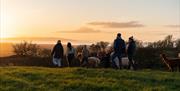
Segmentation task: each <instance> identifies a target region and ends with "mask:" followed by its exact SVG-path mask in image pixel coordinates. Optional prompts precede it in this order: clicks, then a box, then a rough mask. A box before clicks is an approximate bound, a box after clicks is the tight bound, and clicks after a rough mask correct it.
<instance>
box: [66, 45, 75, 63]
mask: <svg viewBox="0 0 180 91" xmlns="http://www.w3.org/2000/svg"><path fill="white" fill-rule="evenodd" d="M74 58H75V49H74V48H73V47H72V45H71V43H70V42H68V44H67V59H68V63H69V67H71V66H73V65H72V61H73V59H74Z"/></svg>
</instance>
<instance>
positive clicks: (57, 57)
mask: <svg viewBox="0 0 180 91" xmlns="http://www.w3.org/2000/svg"><path fill="white" fill-rule="evenodd" d="M51 55H52V56H53V64H54V66H58V67H61V60H62V59H63V55H64V49H63V46H62V44H61V40H58V41H57V44H56V45H55V46H54V48H53V50H52V52H51Z"/></svg>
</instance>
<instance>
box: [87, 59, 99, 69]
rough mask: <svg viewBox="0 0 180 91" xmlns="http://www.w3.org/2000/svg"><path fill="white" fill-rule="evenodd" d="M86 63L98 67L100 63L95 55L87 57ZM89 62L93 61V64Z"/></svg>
mask: <svg viewBox="0 0 180 91" xmlns="http://www.w3.org/2000/svg"><path fill="white" fill-rule="evenodd" d="M88 63H90V65H94V67H98V64H100V59H99V58H97V57H88ZM91 63H95V64H91Z"/></svg>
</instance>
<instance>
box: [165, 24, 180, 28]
mask: <svg viewBox="0 0 180 91" xmlns="http://www.w3.org/2000/svg"><path fill="white" fill-rule="evenodd" d="M165 27H170V28H180V25H165Z"/></svg>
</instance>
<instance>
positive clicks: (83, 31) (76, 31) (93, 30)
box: [58, 27, 101, 33]
mask: <svg viewBox="0 0 180 91" xmlns="http://www.w3.org/2000/svg"><path fill="white" fill-rule="evenodd" d="M58 32H60V33H99V32H101V31H100V30H95V29H93V28H89V27H81V28H79V29H77V30H71V31H58Z"/></svg>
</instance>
